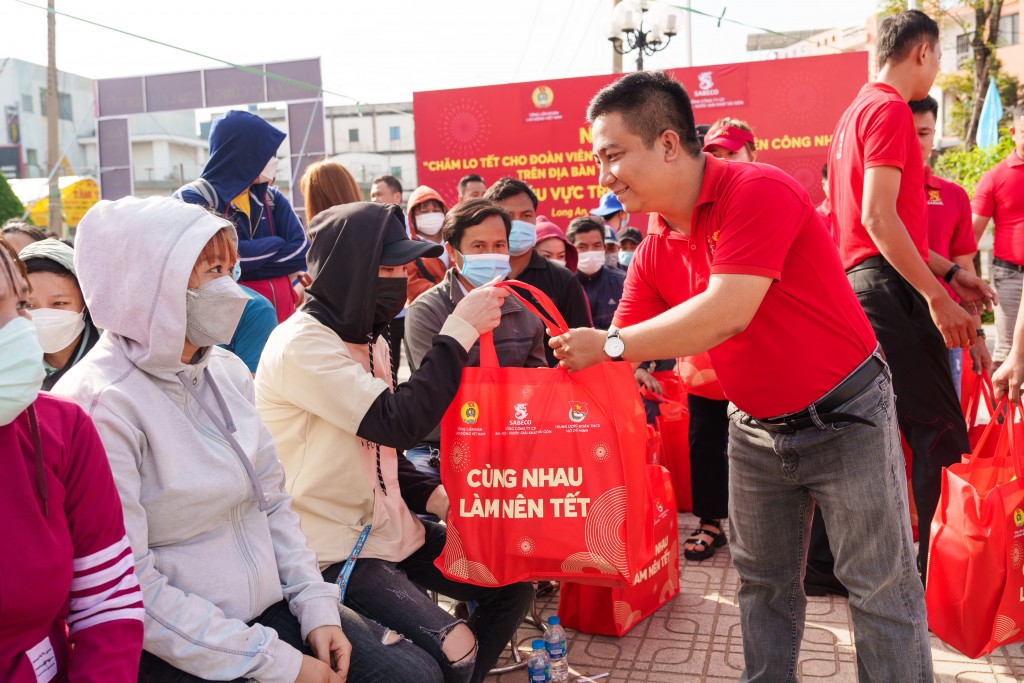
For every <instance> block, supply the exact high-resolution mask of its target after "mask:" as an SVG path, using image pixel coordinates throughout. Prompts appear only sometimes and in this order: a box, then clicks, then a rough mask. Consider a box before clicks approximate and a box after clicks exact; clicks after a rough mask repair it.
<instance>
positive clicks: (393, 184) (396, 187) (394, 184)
mask: <svg viewBox="0 0 1024 683" xmlns="http://www.w3.org/2000/svg"><path fill="white" fill-rule="evenodd" d="M376 183H384V184H385V185H387V186H388V187H390V188H391V191H392V192H397V193H399V194H401V193H402V183H401V182H400V181H399V180H398V178H396V177H395V176H393V175H379V176H377V177H376V178H374V179H373V182H372V183H370V184H371V185H374V184H376Z"/></svg>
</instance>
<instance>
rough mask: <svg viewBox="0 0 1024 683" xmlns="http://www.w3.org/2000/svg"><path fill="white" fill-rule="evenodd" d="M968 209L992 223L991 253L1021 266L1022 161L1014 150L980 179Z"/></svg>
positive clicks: (1023, 243) (1023, 216)
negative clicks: (993, 242)
mask: <svg viewBox="0 0 1024 683" xmlns="http://www.w3.org/2000/svg"><path fill="white" fill-rule="evenodd" d="M971 208H972V210H973V211H974V213H976V214H978V215H979V216H987V217H988V218H992V219H993V220H994V221H995V244H994V245H993V248H992V254H993V255H994V256H995V257H996V258H1001V259H1003V260H1004V261H1009V262H1010V263H1016V264H1017V265H1024V160H1022V159H1021V158H1020V157H1019V156H1017V152H1016V150H1014V151H1013V152H1010V156H1008V157H1006V158H1005V159H1003V160H1002V161H1000V162H999V163H998V164H996V165H995V166H994V167H992V168H991V169H989V170H988V172H987V173H985V175H983V176H981V180H979V181H978V187H977V188H975V190H974V200H973V201H972V202H971Z"/></svg>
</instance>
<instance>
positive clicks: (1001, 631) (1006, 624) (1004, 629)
mask: <svg viewBox="0 0 1024 683" xmlns="http://www.w3.org/2000/svg"><path fill="white" fill-rule="evenodd" d="M1019 632H1020V629H1019V628H1018V627H1017V624H1015V623H1014V622H1013V619H1011V618H1010V617H1008V616H1006V615H1004V614H1000V615H997V616H996V625H995V628H993V629H992V635H993V636H994V637H995V639H996V642H997V643H1001V642H1003V641H1004V640H1006V639H1007V638H1010V637H1012V636H1015V635H1017V634H1018V633H1019Z"/></svg>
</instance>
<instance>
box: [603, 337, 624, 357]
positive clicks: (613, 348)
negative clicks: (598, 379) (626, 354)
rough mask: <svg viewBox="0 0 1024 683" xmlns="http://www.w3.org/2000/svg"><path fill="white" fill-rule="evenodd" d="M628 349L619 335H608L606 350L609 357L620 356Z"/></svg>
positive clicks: (605, 344)
mask: <svg viewBox="0 0 1024 683" xmlns="http://www.w3.org/2000/svg"><path fill="white" fill-rule="evenodd" d="M625 350H626V345H625V344H623V343H622V340H621V339H619V338H618V337H608V339H606V340H605V342H604V352H605V353H606V354H607V355H608V357H609V358H618V357H620V356H621V355H622V352H623V351H625Z"/></svg>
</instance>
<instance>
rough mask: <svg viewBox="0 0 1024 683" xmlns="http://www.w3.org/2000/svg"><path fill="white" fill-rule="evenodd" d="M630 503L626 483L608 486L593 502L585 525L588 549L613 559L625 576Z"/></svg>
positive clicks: (609, 559)
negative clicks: (609, 487)
mask: <svg viewBox="0 0 1024 683" xmlns="http://www.w3.org/2000/svg"><path fill="white" fill-rule="evenodd" d="M627 507H628V502H627V499H626V487H625V486H617V487H615V488H613V489H609V490H608V491H605V492H604V493H603V494H601V497H600V498H598V499H597V500H596V501H594V502H593V503H592V504H591V506H590V513H589V514H588V515H587V524H586V527H585V528H584V536H585V539H586V544H587V550H589V551H590V553H591V554H592V555H596V556H598V557H601V558H604V559H605V560H606V561H608V562H610V563H611V564H612V566H614V567H615V569H616V570H617V571H618V572H619V573H620V574H622V575H623V576H625V575H626V574H627V573H628V566H629V565H628V564H627V560H626V528H625V527H626V508H627ZM630 579H632V577H630Z"/></svg>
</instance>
